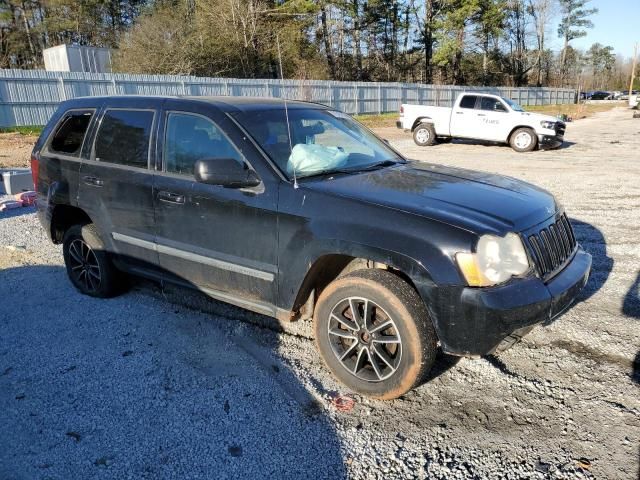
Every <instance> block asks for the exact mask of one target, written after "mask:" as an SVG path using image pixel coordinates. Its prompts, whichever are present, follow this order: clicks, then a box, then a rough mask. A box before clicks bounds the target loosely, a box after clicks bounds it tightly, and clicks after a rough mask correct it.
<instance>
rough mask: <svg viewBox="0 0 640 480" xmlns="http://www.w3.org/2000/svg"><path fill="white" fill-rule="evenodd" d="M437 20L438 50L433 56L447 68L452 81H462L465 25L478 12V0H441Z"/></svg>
mask: <svg viewBox="0 0 640 480" xmlns="http://www.w3.org/2000/svg"><path fill="white" fill-rule="evenodd" d="M442 5H443V8H442V18H441V19H440V20H439V21H438V33H437V35H436V37H437V40H438V44H439V46H438V50H437V52H436V55H435V57H434V60H435V61H436V64H437V65H438V66H439V67H441V68H442V69H443V70H444V69H445V68H449V70H450V78H451V81H452V83H453V84H454V85H455V84H459V83H463V82H464V77H463V72H462V54H463V51H464V47H465V34H466V30H467V26H468V25H469V23H470V22H471V20H472V19H473V18H474V17H475V16H476V15H477V14H478V12H479V0H443V3H442Z"/></svg>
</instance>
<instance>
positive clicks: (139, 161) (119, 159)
mask: <svg viewBox="0 0 640 480" xmlns="http://www.w3.org/2000/svg"><path fill="white" fill-rule="evenodd" d="M154 115H155V111H153V110H120V109H118V110H116V109H111V110H107V111H106V112H105V114H104V117H103V118H102V121H101V122H100V128H99V129H98V134H97V135H96V141H95V147H94V151H95V159H96V160H97V161H99V162H107V163H115V164H118V165H126V166H129V167H138V168H147V164H148V162H149V140H150V138H151V129H152V127H153V119H154Z"/></svg>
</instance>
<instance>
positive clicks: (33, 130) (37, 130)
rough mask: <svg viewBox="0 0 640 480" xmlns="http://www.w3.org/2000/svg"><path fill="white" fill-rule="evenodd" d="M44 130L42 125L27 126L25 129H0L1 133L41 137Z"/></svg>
mask: <svg viewBox="0 0 640 480" xmlns="http://www.w3.org/2000/svg"><path fill="white" fill-rule="evenodd" d="M43 129H44V127H43V126H41V125H25V126H23V127H0V133H19V134H20V135H40V134H41V133H42V130H43Z"/></svg>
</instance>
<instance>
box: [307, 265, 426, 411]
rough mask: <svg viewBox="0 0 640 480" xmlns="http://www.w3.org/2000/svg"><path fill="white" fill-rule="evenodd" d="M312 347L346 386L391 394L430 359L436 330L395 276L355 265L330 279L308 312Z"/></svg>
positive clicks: (418, 376) (416, 377)
mask: <svg viewBox="0 0 640 480" xmlns="http://www.w3.org/2000/svg"><path fill="white" fill-rule="evenodd" d="M314 327H315V337H316V343H317V346H318V350H319V352H320V355H321V356H322V358H323V360H324V361H325V363H326V364H327V366H328V367H329V369H330V370H331V371H332V372H333V374H334V375H335V376H336V377H337V378H338V380H340V381H341V382H342V383H343V384H345V385H346V386H347V387H349V388H350V389H351V390H353V391H355V392H358V393H360V394H362V395H366V396H369V397H373V398H379V399H385V400H386V399H392V398H397V397H399V396H401V395H403V394H404V393H406V392H407V391H409V390H411V389H412V388H414V387H415V386H417V385H419V384H420V382H421V381H422V380H423V379H424V378H425V376H426V374H427V373H428V372H429V370H430V369H431V367H432V365H433V363H434V362H435V358H436V353H437V343H436V334H435V330H434V328H433V325H432V324H431V320H430V319H429V315H428V313H427V310H426V308H425V305H424V303H423V302H422V300H421V299H420V297H419V296H418V294H417V293H416V291H415V290H414V289H413V288H412V287H411V286H410V285H409V284H407V283H406V282H405V281H404V280H402V279H401V278H400V277H398V276H396V275H394V274H392V273H390V272H388V271H385V270H377V269H372V270H358V271H356V272H353V273H351V274H349V275H347V276H344V277H341V278H339V279H338V280H336V281H334V282H333V283H331V284H330V285H329V286H328V287H327V288H326V289H325V290H324V291H323V292H322V295H320V298H319V299H318V304H317V306H316V310H315V314H314Z"/></svg>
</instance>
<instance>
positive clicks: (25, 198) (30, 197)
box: [15, 192, 36, 207]
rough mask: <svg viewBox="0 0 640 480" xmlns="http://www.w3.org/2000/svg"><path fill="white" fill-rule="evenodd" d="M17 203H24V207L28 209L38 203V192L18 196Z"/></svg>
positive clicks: (23, 193)
mask: <svg viewBox="0 0 640 480" xmlns="http://www.w3.org/2000/svg"><path fill="white" fill-rule="evenodd" d="M15 197H16V201H18V202H22V206H23V207H28V206H31V205H33V204H34V203H36V192H22V193H18V194H16V196H15Z"/></svg>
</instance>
